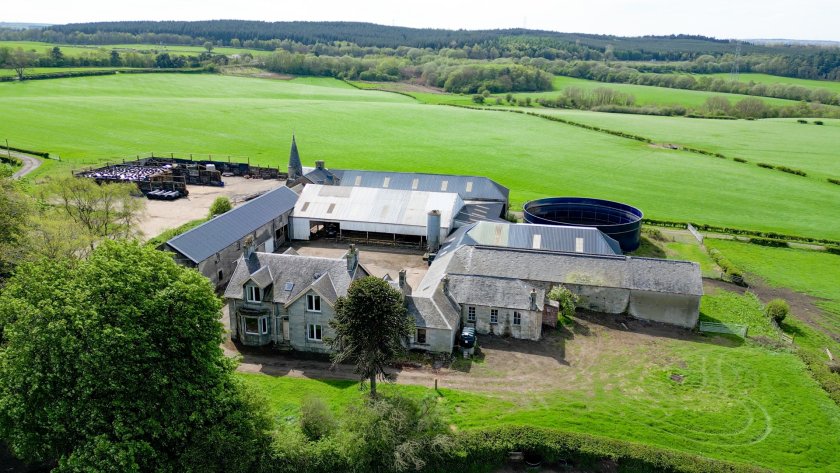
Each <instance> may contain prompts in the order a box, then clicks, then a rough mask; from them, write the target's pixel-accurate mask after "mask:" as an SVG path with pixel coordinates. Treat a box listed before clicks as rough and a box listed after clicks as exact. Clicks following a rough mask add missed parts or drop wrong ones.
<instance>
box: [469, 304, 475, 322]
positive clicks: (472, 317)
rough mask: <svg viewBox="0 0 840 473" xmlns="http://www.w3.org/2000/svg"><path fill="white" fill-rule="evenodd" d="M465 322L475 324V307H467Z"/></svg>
mask: <svg viewBox="0 0 840 473" xmlns="http://www.w3.org/2000/svg"><path fill="white" fill-rule="evenodd" d="M467 322H475V306H469V307H467Z"/></svg>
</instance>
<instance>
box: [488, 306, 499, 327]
mask: <svg viewBox="0 0 840 473" xmlns="http://www.w3.org/2000/svg"><path fill="white" fill-rule="evenodd" d="M490 323H491V324H497V323H499V309H490Z"/></svg>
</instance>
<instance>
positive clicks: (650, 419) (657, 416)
mask: <svg viewBox="0 0 840 473" xmlns="http://www.w3.org/2000/svg"><path fill="white" fill-rule="evenodd" d="M32 45H34V46H32V47H38V48H40V49H43V48H45V47H47V46H50V45H45V44H44V43H32ZM25 46H26V47H29V45H28V44H27V45H25ZM112 47H116V48H119V49H120V50H121V51H122V50H125V51H129V50H142V49H143V48H148V47H150V46H146V45H133V44H126V45H116V46H115V45H109V46H102V49H101V51H105V50H108V49H110V48H112ZM40 49H39V50H40ZM62 49H63V50H64V51H65V52H66V53H67V54H88V53H91V52H96V51H100V49H99V48H93V47H76V48H74V47H65V46H62ZM168 50H169V51H172V52H176V51H177V52H182V53H189V54H198V53H201V52H202V51H203V48H201V47H199V46H170V47H169V48H168ZM216 52H219V53H222V54H235V53H242V52H243V50H241V49H239V48H224V47H220V48H217V49H216ZM250 52H252V53H253V54H254V55H257V54H268V52H266V51H250ZM97 53H98V52H97ZM103 54H104V52H103ZM100 69H105V68H100ZM64 70H65V71H66V70H67V69H64ZM87 70H90V69H87ZM231 70H232V69H231ZM32 71H33V72H37V71H39V69H33V70H32ZM41 71H42V72H53V70H52V69H43V70H41ZM249 71H250V70H249V69H247V68H243V69H241V70H239V72H241V75H243V76H235V75H236V74H237V73H234V74H230V73H228V74H136V75H135V74H119V75H114V76H102V77H79V78H69V79H56V80H43V81H28V82H22V83H17V82H16V83H12V82H8V83H0V116H4V117H14V119H13V120H3V121H2V123H0V139H4V138H8V139H9V143H10V144H11V145H12V146H15V147H19V148H26V149H32V150H38V151H45V152H49V153H51V154H52V155H53V156H54V157H58V156H60V158H61V160H60V161H58V160H45V161H44V163H43V165H42V166H41V167H39V168H38V169H37V170H36V171H34V172H33V173H31V174H30V175H29V176H28V177H26V179H25V182H26V184H27V185H30V186H38V185H41V184H45V183H48V182H49V181H50V180H52V179H54V178H58V177H62V176H66V175H69V174H70V172H71V171H72V170H76V169H79V168H83V167H88V166H94V165H98V164H101V163H104V162H106V161H112V160H114V159H115V158H116V159H118V158H122V157H125V158H130V157H132V156H135V155H138V154H144V153H147V152H155V153H169V152H175V153H179V154H184V153H196V154H214V155H218V156H225V155H234V156H240V157H244V156H247V157H248V159H249V161H250V163H251V164H256V165H264V166H272V167H277V166H280V167H281V168H284V167H285V165H286V161H287V157H288V149H289V142H290V140H291V135H292V133H294V134H295V136H296V139H297V143H298V146H299V148H300V153H301V159H302V161H303V164H304V166H311V165H313V164H314V162H315V160H324V161H325V162H326V165H327V167H332V168H355V169H371V170H393V171H418V172H435V173H453V174H481V175H486V176H487V177H490V178H492V179H494V180H496V181H498V182H499V183H501V184H503V185H505V186H508V187H509V188H510V190H511V204H512V205H513V210H514V211H518V210H521V206H522V204H523V203H525V202H527V201H529V200H532V199H535V198H540V197H546V196H558V195H569V196H578V195H594V196H598V197H600V198H605V199H612V200H618V201H622V202H628V203H630V204H632V205H634V206H637V207H640V208H641V209H643V210H644V212H645V217H647V218H652V219H659V220H670V221H678V222H685V221H692V222H697V223H701V224H709V225H715V226H720V227H733V228H739V229H746V230H752V231H758V232H778V233H783V234H789V235H797V236H803V237H809V238H816V239H829V240H835V241H837V240H840V219H838V218H837V217H838V209H840V186H838V185H835V184H832V183H830V182H828V179H840V160H838V159H837V144H838V143H840V120H832V119H824V120H821V121H822V122H824V124H823V125H822V126H818V125H816V124H814V123H813V122H814V119H807V120H805V121H806V122H807V123H800V122H798V121H797V120H796V119H794V118H784V119H766V120H749V121H748V120H705V119H691V118H684V117H656V116H643V115H625V114H610V113H598V112H588V111H580V110H565V109H563V110H560V109H548V108H542V107H527V108H526V107H513V106H510V107H509V106H493V105H491V106H489V107H485V109H480V108H479V109H466V108H462V107H449V106H439V105H440V104H443V105H447V104H455V105H471V106H472V105H475V104H474V103H472V99H471V97H470V96H469V95H455V94H443V93H440V91H438V90H433V89H429V88H423V87H420V86H417V85H409V84H403V83H397V84H390V85H387V86H385V88H388V89H391V90H393V91H395V92H399V93H391V92H386V91H381V90H362V89H366V88H367V89H373V88H380V87H382V84H381V83H374V82H358V81H357V82H352V83H349V82H345V81H341V80H337V79H332V78H320V77H317V78H316V77H298V78H291V77H286V76H284V75H279V74H273V73H272V74H266V75H265V77H266V78H257V77H244V76H245V75H249V74H251V72H249ZM10 73H11V71H0V74H10ZM741 80H742V81H749V80H754V81H756V82H765V83H773V81H778V83H791V84H797V85H802V86H805V87H828V88H832V90H840V86H837V85H836V84H837V83H825V84H826V85H823V84H824V83H823V82H822V81H805V80H803V79H787V78H775V77H774V76H766V75H760V74H742V75H741ZM553 85H554V88H555V90H554V91H551V92H540V93H518V94H513V96H514V97H520V98H521V97H531V98H538V97H541V96H543V97H554V96H556V95H557V93H558V91H560V90H562V89H563V88H564V87H568V86H574V87H581V88H584V89H586V90H591V89H594V88H596V87H603V86H606V87H610V88H615V89H617V90H620V91H622V92H626V93H631V94H633V95H634V96H635V97H636V100H637V103H638V104H641V105H646V104H654V105H672V104H679V105H684V106H699V105H701V104H703V102H704V101H705V100H706V99H707V98H708V97H710V96H713V95H722V94H718V93H711V92H700V91H688V90H676V89H663V88H660V87H649V86H636V85H626V84H605V83H599V82H594V81H586V80H582V79H573V78H567V77H555V78H554V83H553ZM724 95H727V96H728V97H730V98H738V99H740V98H744V97H747V96H734V95H732V94H724ZM761 100H764V101H765V102H767V103H769V104H774V105H789V104H791V103H793V102H791V101H787V100H781V99H772V98H762V99H761ZM510 111H520V112H522V111H524V112H532V113H538V114H542V115H546V116H549V117H559V118H562V119H565V120H570V121H572V122H575V123H580V124H584V125H587V126H592V127H601V128H604V129H607V130H612V131H618V132H622V133H627V134H634V135H640V136H643V137H647V138H650V139H651V140H652V141H653V143H646V142H641V141H638V140H633V139H628V138H625V137H620V136H614V135H610V134H608V133H603V132H599V131H593V130H588V129H584V128H581V127H577V126H573V125H569V124H564V123H560V122H557V121H552V120H548V119H545V118H541V117H537V116H529V115H527V114H522V113H505V112H510ZM672 145H680V146H690V147H694V148H699V149H702V150H706V151H709V152H711V153H720V154H722V155H724V157H725V158H726V159H719V158H717V157H714V156H709V155H701V154H697V153H690V152H687V151H683V150H678V149H670V148H671V147H672ZM733 158H739V159H741V160H744V161H747V162H737V161H735V160H734V159H733ZM758 163H766V164H769V165H773V166H786V167H790V168H794V169H797V170H802V171H804V172H805V173H807V176H798V175H793V174H790V173H785V172H779V171H778V170H776V169H766V168H762V167H759V166H758V165H757V164H758ZM226 181H227V178H226ZM229 184H230V185H228V186H226V187H224V188H206V189H203V190H200V191H198V192H195V191H192V189H191V192H195V193H191V195H190V197H189V199H183V200H181V201H179V202H176V203H169V202H149V203H147V213H146V215H145V216H144V220H143V222H142V224H141V226H142V227H143V228H144V231H145V232H146V235H145V237H152V236H154V235H156V234H157V233H160V232H163V231H164V230H166V229H168V228H171V227H175V226H177V225H178V224H181V223H185V222H186V221H189V220H193V221H194V220H195V219H199V218H204V217H206V210H207V208H208V207H209V204H210V201H211V200H212V199H213V198H214V197H216V196H217V195H228V196H231V197H233V198H234V200H236V199H242V198H244V197H245V196H248V195H251V194H253V193H256V192H259V191H264V190H267V189H270V188H272V187H274V186H276V185H278V184H279V183H278V182H277V181H246V180H244V179H233V180H231V181H230V182H229ZM662 233H664V234H665V236H666V237H667V238H664V239H662V240H656V239H655V238H653V234H647V235H646V238H645V242H646V244H645V245H643V247H642V249H641V250H639V252H637V253H636V255H638V256H650V257H661V258H669V259H685V260H691V261H695V262H697V263H699V264H700V269H701V271H702V275H703V276H704V278H707V279H706V280H705V291H706V295H705V296H703V299H702V305H701V320H703V321H710V322H723V323H732V324H745V325H749V327H750V337H749V338H748V339H746V340H742V339H740V338H737V337H731V336H712V335H701V334H699V333H696V332H689V331H686V330H680V329H675V328H667V327H664V326H660V325H656V324H650V323H644V322H640V321H636V320H632V319H629V318H620V319H619V318H613V317H611V318H605V317H604V316H603V315H598V314H592V313H589V312H586V311H579V312H578V314H577V316H576V317H575V318H573V319H572V320H571V323H569V324H567V325H566V326H564V327H561V328H560V329H558V330H557V331H554V332H551V333H548V334H547V335H546V336H545V337H544V339H543V340H542V341H541V342H538V343H536V342H526V341H520V340H510V339H505V338H495V337H489V338H487V339H484V340H482V342H481V343H482V344H481V352H482V353H481V356H480V357H478V358H476V359H475V360H473V361H465V360H462V359H456V360H454V361H452V363H451V364H450V365H448V366H447V367H444V368H441V369H433V368H432V367H429V366H424V367H421V368H417V367H415V368H412V367H407V368H402V369H399V370H396V371H397V372H396V375H395V378H396V381H397V383H396V384H389V385H385V386H383V387H382V389H383V390H384V391H385V392H386V393H400V394H403V395H406V396H409V397H412V398H416V399H419V398H425V397H433V398H435V399H436V403H437V405H439V406H440V408H441V410H442V412H443V416H444V419H445V421H446V423H447V424H448V425H449V426H450V428H451V430H453V431H470V430H476V429H482V428H487V427H495V426H499V425H529V426H535V427H546V428H556V429H560V430H563V431H569V432H580V433H588V434H592V435H596V436H599V437H606V438H612V439H619V440H626V441H631V442H636V443H640V444H646V445H652V446H656V447H661V448H664V449H671V450H677V451H681V452H686V453H691V454H698V455H702V456H705V457H709V458H714V459H721V460H728V461H733V462H738V463H745V464H754V465H759V466H762V467H766V468H769V469H771V470H776V471H797V472H800V471H801V472H823V471H840V449H838V448H837V447H838V442H840V437H838V434H837V432H840V401H838V399H840V397H838V396H840V392H837V393H827V392H826V391H827V390H828V389H826V384H825V383H824V382H823V381H824V379H825V378H819V377H818V376H817V375H813V372H814V371H815V368H814V363H817V362H814V361H812V360H815V359H816V360H818V363H819V366H820V369H823V370H827V368H825V366H824V365H825V363H824V362H823V360H822V358H821V357H823V353H824V349H825V348H831V349H832V350H834V351H835V353H837V354H838V355H840V338H838V337H840V289H838V288H840V256H838V255H834V254H829V253H828V252H825V251H816V250H815V249H813V248H810V249H805V248H804V247H803V248H771V247H765V246H758V245H755V244H749V243H745V242H742V241H736V240H734V239H727V240H723V239H714V238H708V239H706V240H705V245H706V248H709V249H712V248H714V249H717V250H719V251H720V252H721V253H722V254H723V255H725V257H726V258H728V259H729V260H731V261H732V263H733V264H734V265H735V266H737V267H738V268H740V269H741V270H743V271H744V272H745V273H746V279H747V281H748V282H749V284H750V286H751V287H750V288H748V289H744V288H740V287H737V286H734V285H732V284H728V283H724V282H721V281H717V280H716V278H718V277H719V276H720V275H721V268H720V267H718V266H717V265H716V263H715V262H714V261H712V259H711V258H710V257H709V255H708V253H707V252H706V248H704V247H703V246H701V245H699V244H698V243H697V242H696V240H694V238H693V237H691V236H690V234H688V233H687V232H685V231H681V230H673V229H667V230H666V229H663V230H662ZM718 236H719V235H718ZM298 250H300V251H301V253H302V254H304V253H306V251H309V252H310V253H311V254H313V255H327V254H328V255H330V256H333V257H336V255H338V256H340V254H343V252H344V248H343V246H342V247H341V248H339V247H338V246H336V247H335V248H333V247H327V248H320V249H312V248H310V249H308V250H307V249H306V248H304V249H302V250H301V249H300V248H299V249H298ZM364 254H365V253H363V255H364ZM416 256H417V255H414V257H413V259H411V261H413V262H417V261H415V260H418V258H417V257H416ZM364 257H365V256H363V261H364ZM407 258H408V257H407ZM418 264H419V263H418ZM382 267H385V266H384V263H383V266H382ZM376 269H382V268H376ZM387 269H388V270H389V271H390V273H391V274H392V275H393V269H394V268H387ZM415 269H417V268H415ZM383 271H384V270H383ZM419 274H420V271H419V269H417V274H411V275H410V277H411V278H414V279H419ZM780 296H781V297H785V298H787V299H789V300H790V301H791V306H792V308H793V310H792V314H791V315H790V316H789V317H788V319H787V320H786V321H785V322H784V323H782V325H781V329H782V330H783V331H784V332H785V333H786V334H788V335H795V340H796V341H795V344H794V345H787V344H785V343H783V342H782V340H783V339H782V337H781V332H780V331H779V330H778V329H777V328H775V327H774V326H773V325H772V324H771V323H770V320H769V319H768V318H767V316H765V314H764V303H766V302H767V301H768V300H769V299H770V298H771V297H780ZM225 347H226V349H227V350H229V351H228V354H229V355H238V354H239V353H237V351H236V347H235V346H233V344H232V343H227V344H226V345H225ZM798 350H799V351H798ZM802 352H805V353H806V355H807V356H811V357H813V358H807V357H806V356H803V355H802ZM241 355H242V356H243V359H242V361H243V362H242V364H241V366H240V368H239V373H237V377H238V378H239V379H241V380H242V381H243V382H244V383H245V384H247V385H248V386H250V387H252V388H253V389H255V390H256V391H257V392H259V393H260V394H261V395H263V396H265V397H266V398H267V399H268V401H269V404H268V405H269V406H270V410H271V413H272V416H273V418H274V420H275V422H276V423H277V424H278V425H280V426H282V427H283V428H289V429H295V428H297V427H296V426H297V425H298V421H299V417H300V415H301V414H300V413H301V404H302V401H303V400H304V399H306V398H311V397H318V398H321V399H323V400H325V401H327V402H328V403H329V405H330V408H331V409H332V411H333V412H334V413H336V414H337V415H338V414H339V413H340V412H342V411H343V410H344V408H345V407H347V406H350V405H352V404H354V403H356V402H358V400H359V398H360V393H359V389H358V388H359V386H358V383H357V382H355V381H354V380H355V379H357V377H356V375H355V374H353V373H352V372H350V370H349V368H347V367H339V368H338V369H337V370H329V369H328V366H329V364H328V363H325V362H322V361H317V360H299V359H292V358H284V357H276V356H274V355H272V356H270V357H269V356H265V355H264V354H260V353H252V352H248V351H247V350H243V353H241ZM809 373H811V374H809ZM436 380H437V381H438V382H439V383H440V389H439V390H434V389H432V386H434V384H435V381H436Z"/></svg>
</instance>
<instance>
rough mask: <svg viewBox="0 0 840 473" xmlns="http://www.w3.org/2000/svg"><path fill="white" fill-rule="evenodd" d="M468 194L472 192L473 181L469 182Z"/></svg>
mask: <svg viewBox="0 0 840 473" xmlns="http://www.w3.org/2000/svg"><path fill="white" fill-rule="evenodd" d="M467 192H472V181H467Z"/></svg>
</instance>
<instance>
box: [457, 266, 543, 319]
mask: <svg viewBox="0 0 840 473" xmlns="http://www.w3.org/2000/svg"><path fill="white" fill-rule="evenodd" d="M533 289H536V290H537V300H536V303H537V307H536V310H539V311H542V310H543V305H544V301H545V290H544V289H541V288H538V287H535V286H532V285H530V284H528V283H527V282H525V281H522V280H520V279H511V278H505V277H490V276H463V275H451V276H449V293H450V294H451V295H452V297H453V298H454V299H455V300H456V301H458V302H459V303H461V304H470V305H483V306H490V307H506V308H509V309H521V310H531V290H533Z"/></svg>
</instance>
